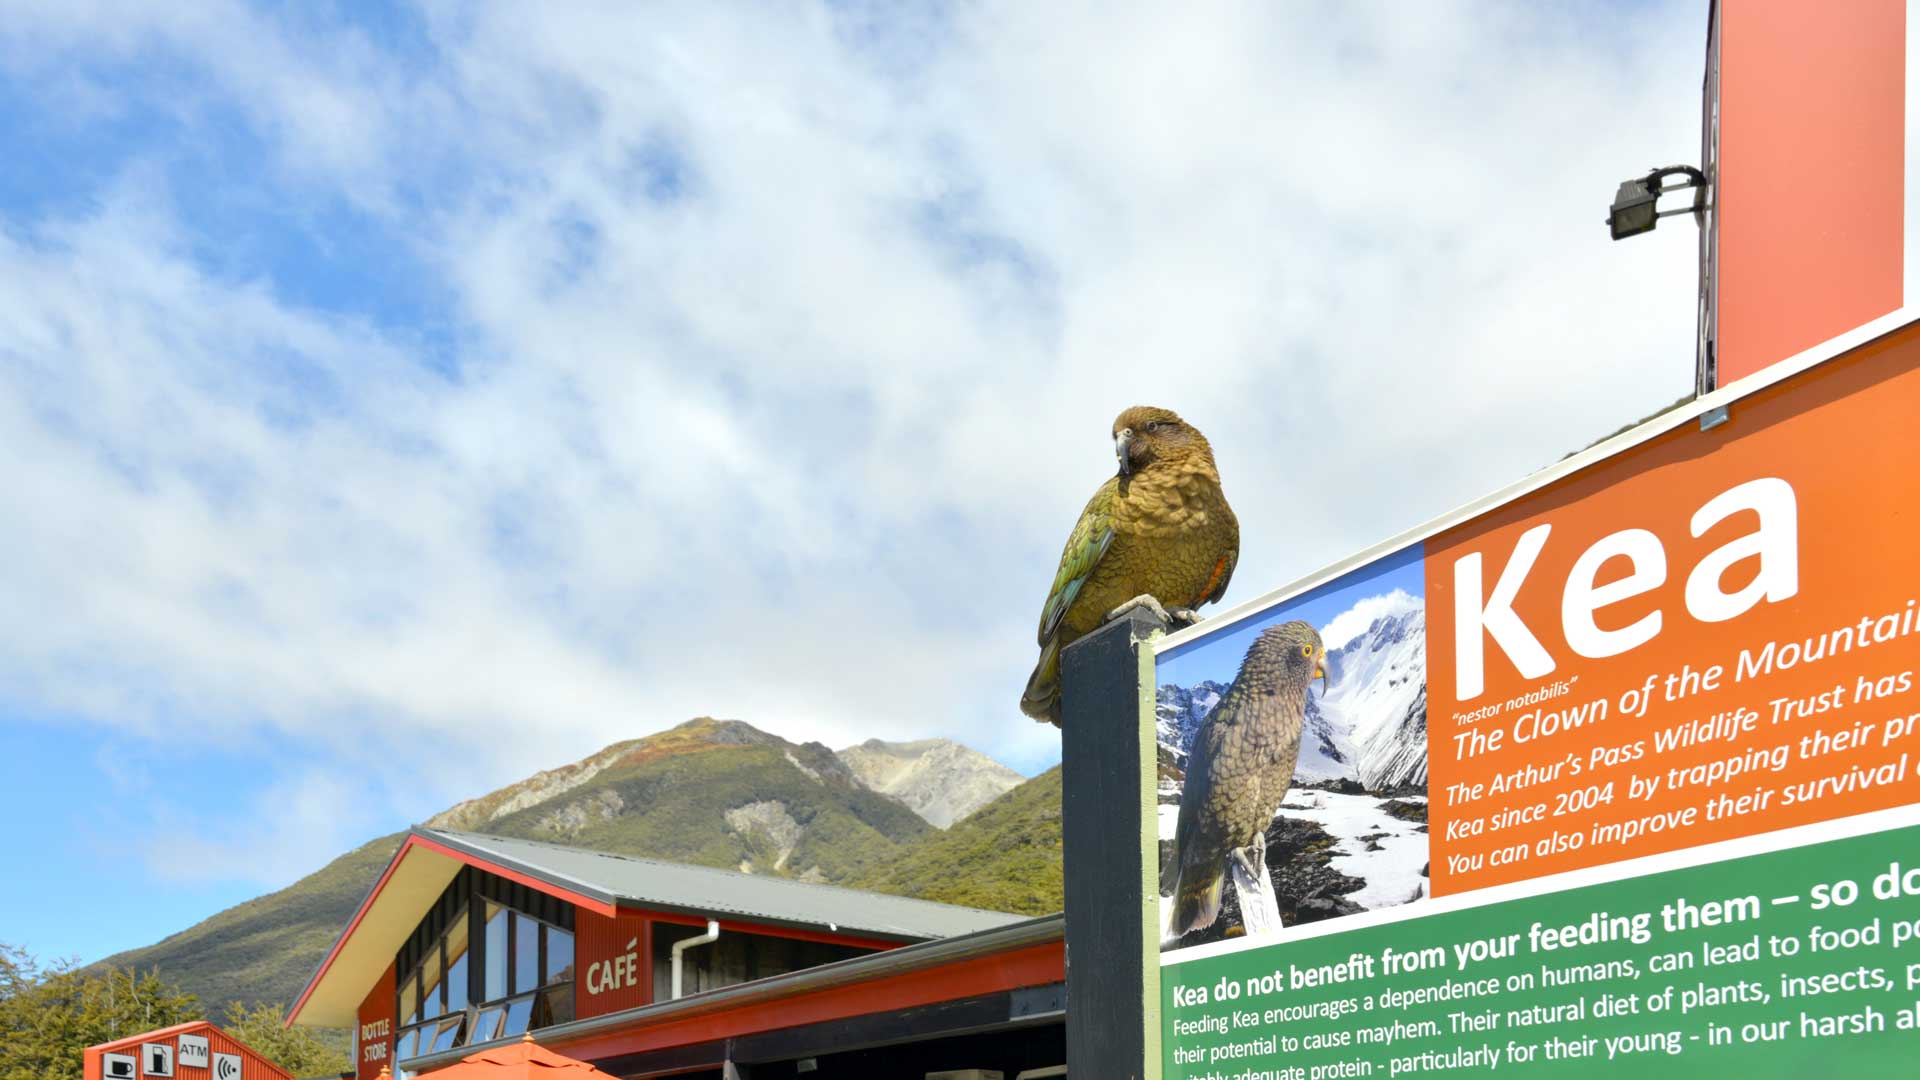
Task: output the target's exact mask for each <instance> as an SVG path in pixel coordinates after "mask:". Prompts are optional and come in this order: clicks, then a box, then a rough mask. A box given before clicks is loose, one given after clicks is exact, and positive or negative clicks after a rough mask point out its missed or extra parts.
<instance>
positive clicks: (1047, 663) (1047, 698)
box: [1020, 638, 1060, 727]
mask: <svg viewBox="0 0 1920 1080" xmlns="http://www.w3.org/2000/svg"><path fill="white" fill-rule="evenodd" d="M1020 711H1021V712H1023V713H1026V714H1027V715H1028V716H1031V717H1033V718H1034V719H1035V720H1045V721H1046V722H1047V723H1049V724H1052V725H1053V726H1054V727H1059V726H1060V640H1059V639H1058V638H1054V639H1051V640H1049V641H1048V642H1047V647H1046V648H1044V649H1041V650H1040V662H1039V663H1037V664H1035V665H1033V674H1032V675H1029V676H1027V691H1026V693H1024V694H1021V695H1020Z"/></svg>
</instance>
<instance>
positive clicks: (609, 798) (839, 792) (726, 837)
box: [100, 719, 935, 1007]
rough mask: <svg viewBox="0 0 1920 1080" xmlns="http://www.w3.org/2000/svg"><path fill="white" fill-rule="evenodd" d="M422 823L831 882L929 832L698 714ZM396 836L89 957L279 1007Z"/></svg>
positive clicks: (830, 757) (207, 1000)
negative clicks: (143, 943) (175, 927)
mask: <svg viewBox="0 0 1920 1080" xmlns="http://www.w3.org/2000/svg"><path fill="white" fill-rule="evenodd" d="M427 824H428V825H431V826H435V827H442V828H452V829H468V830H473V831H477V832H487V833H494V834H497V835H501V836H515V837H522V838H526V839H535V840H552V841H558V842H561V843H568V844H578V845H580V846H582V847H591V848H597V849H600V850H604V851H615V852H620V853H623V854H631V855H648V856H653V857H657V858H664V859H673V860H677V861H680V862H689V863H698V864H701V865H706V866H720V867H725V868H727V869H730V870H748V871H752V872H756V873H770V874H779V875H782V876H788V877H795V878H800V879H802V880H809V881H828V882H839V881H844V880H846V879H847V878H849V877H851V876H852V875H854V874H857V873H860V872H862V871H864V870H866V869H867V868H868V867H869V866H870V865H872V864H874V863H876V862H879V861H884V860H887V859H891V858H894V857H896V856H898V855H899V854H900V853H901V851H902V850H903V847H904V846H905V845H909V844H912V843H915V842H917V841H919V840H921V839H923V838H925V837H927V836H929V835H934V834H935V830H934V829H933V827H932V826H930V825H928V824H927V823H926V822H925V821H923V820H921V819H920V817H919V816H918V815H917V814H915V813H914V812H913V811H912V810H909V809H907V807H906V806H904V805H902V804H901V803H899V802H897V801H895V800H894V799H891V798H889V797H887V796H885V795H881V794H879V793H877V792H874V791H870V790H868V789H867V788H866V787H864V786H862V785H861V784H860V783H859V782H858V781H856V780H855V779H854V777H853V774H852V773H851V772H850V771H848V769H847V767H846V766H845V765H843V764H842V763H841V762H840V759H839V758H837V757H835V756H834V753H833V751H832V750H830V749H828V748H827V747H826V746H823V745H821V744H819V743H804V744H801V743H792V742H788V741H787V740H785V739H782V738H780V737H779V736H776V735H770V734H768V733H766V732H764V731H761V730H759V729H758V728H755V727H753V726H751V725H749V724H744V723H740V722H738V721H722V720H710V719H700V720H693V721H690V722H688V723H685V724H681V725H680V726H678V727H675V728H671V729H668V730H666V731H663V732H659V733H658V734H655V735H650V736H647V737H646V738H642V739H632V740H628V741H626V742H620V743H615V744H614V745H612V746H609V747H607V748H606V749H604V750H601V751H600V752H598V753H596V754H594V755H592V756H590V757H588V758H585V759H583V760H581V761H578V762H575V763H573V764H571V765H566V766H562V767H561V768H558V769H551V770H548V771H545V772H540V773H536V774H534V775H533V776H531V777H528V778H527V779H525V780H522V781H519V782H518V783H514V784H510V785H508V786H506V787H504V788H501V789H500V790H498V791H494V792H491V793H489V794H487V795H484V796H482V797H480V798H478V799H472V800H468V801H466V802H463V803H460V804H458V805H456V806H453V807H450V808H448V809H447V810H444V811H442V812H441V813H438V814H435V815H434V816H433V817H431V818H429V819H428V820H427ZM399 842H400V836H399V835H398V834H396V835H393V836H384V837H381V838H379V839H377V840H374V841H371V842H370V843H368V844H366V845H364V846H362V847H360V848H357V849H355V850H354V851H352V852H349V853H348V854H346V855H343V856H341V857H339V858H337V859H335V860H333V861H332V862H330V863H328V864H327V865H326V866H324V867H323V868H321V869H320V870H318V871H316V872H314V873H312V874H309V875H308V876H306V877H304V878H302V879H300V880H299V881H296V882H294V883H293V884H292V885H289V886H287V887H286V888H284V889H281V890H279V891H278V892H274V893H270V894H268V895H266V896H262V897H259V898H257V899H254V900H249V901H247V902H246V903H244V904H240V905H238V906H236V907H233V908H229V909H228V910H226V911H223V912H220V913H219V914H217V915H215V916H213V917H212V918H210V919H207V920H206V921H204V922H201V923H199V924H198V925H195V926H193V927H191V928H189V929H187V930H184V931H182V932H180V933H178V934H175V935H173V936H171V937H169V938H167V939H165V940H164V941H161V942H158V943H156V944H154V945H150V946H147V947H146V948H142V949H135V950H132V951H130V952H124V953H120V954H119V955H117V956H111V957H108V958H107V959H106V960H103V961H101V962H100V965H101V966H105V965H114V966H119V967H128V966H133V967H137V968H139V969H141V970H145V969H148V968H153V967H158V968H159V969H160V970H161V972H162V974H163V975H165V976H166V977H167V978H168V979H171V980H173V981H175V982H177V983H179V984H180V985H181V986H182V987H183V988H184V989H186V990H190V991H192V992H193V993H195V994H197V995H198V996H199V998H200V1000H201V1002H202V1003H204V1004H209V1005H211V1006H216V1007H217V1006H218V1005H222V1004H224V1003H225V1002H227V1001H229V1000H241V1001H245V1002H247V1003H248V1004H259V1003H269V1004H274V1003H277V1004H281V1005H286V1004H289V1003H291V1001H292V1000H293V998H294V996H295V995H296V994H298V993H299V991H300V988H301V987H302V986H304V985H305V984H306V980H307V978H308V977H309V976H310V975H312V974H313V970H314V968H315V967H316V966H317V965H318V964H319V962H320V958H321V956H322V955H323V954H324V953H325V951H326V949H327V947H328V946H330V945H331V944H332V943H333V939H334V937H335V936H336V935H337V934H339V932H340V928H341V927H343V926H345V925H346V923H347V919H348V918H350V917H351V916H352V914H353V911H354V908H356V907H357V906H358V905H359V903H360V901H361V899H362V898H364V897H365V896H366V894H367V890H368V889H369V888H371V887H372V885H373V882H374V880H375V879H376V878H377V877H378V876H379V874H380V871H381V870H382V869H383V868H384V867H385V865H386V861H387V859H388V858H389V857H390V856H391V855H392V854H393V851H394V848H395V847H397V846H398V845H399Z"/></svg>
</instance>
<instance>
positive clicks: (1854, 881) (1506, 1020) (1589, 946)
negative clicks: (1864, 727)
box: [1161, 827, 1920, 1080]
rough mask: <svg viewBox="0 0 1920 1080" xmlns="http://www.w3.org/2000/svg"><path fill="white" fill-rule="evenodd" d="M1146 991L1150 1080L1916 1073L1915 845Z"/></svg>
mask: <svg viewBox="0 0 1920 1080" xmlns="http://www.w3.org/2000/svg"><path fill="white" fill-rule="evenodd" d="M1890 853H1891V857H1890ZM1161 993H1162V1008H1163V1012H1162V1016H1163V1017H1164V1024H1165V1026H1164V1028H1163V1031H1164V1034H1165V1038H1164V1040H1163V1044H1162V1045H1163V1049H1164V1053H1165V1075H1166V1076H1167V1077H1169V1078H1174V1077H1187V1078H1192V1080H1319V1078H1322V1077H1359V1076H1367V1077H1373V1076H1378V1077H1396V1076H1437V1075H1444V1074H1448V1073H1453V1072H1469V1073H1489V1074H1497V1075H1520V1076H1527V1077H1534V1076H1541V1077H1563V1076H1565V1077H1573V1076H1602V1075H1605V1076H1621V1075H1632V1076H1635V1077H1637V1078H1642V1080H1654V1078H1660V1077H1688V1078H1695V1077H1701V1076H1736V1075H1737V1076H1741V1077H1743V1078H1748V1080H1761V1078H1766V1077H1804V1076H1826V1075H1834V1072H1833V1071H1832V1070H1831V1069H1830V1068H1829V1066H1833V1065H1835V1063H1838V1062H1845V1071H1846V1072H1847V1073H1848V1074H1849V1075H1854V1076H1909V1075H1920V827H1910V828H1902V829H1898V830H1895V831H1890V832H1880V833H1874V834H1870V835H1865V836H1857V837H1853V838H1850V839H1845V840H1838V841H1826V842H1822V843H1817V844H1811V845H1808V846H1804V847H1797V848H1791V849H1787V850H1781V851H1775V852H1770V853H1767V854H1760V855H1752V856H1748V857H1745V858H1741V859H1737V860H1733V861H1729V862H1720V863H1713V864H1709V865H1704V866H1696V867H1692V868H1688V869H1681V870H1673V871H1668V872H1665V873H1659V874H1653V875H1648V876H1644V877H1637V878H1630V879H1627V880H1622V881H1615V882H1610V883H1606V884H1601V885H1593V886H1588V887H1584V888H1577V889H1571V890H1567V891H1563V892H1554V893H1548V894H1543V895H1537V896H1530V897H1526V898H1524V899H1518V900H1511V901H1507V902H1503V903H1493V904H1486V905H1483V906H1479V907H1474V908H1469V909H1465V910H1458V911H1452V912H1441V913H1435V914H1432V915H1427V916H1424V917H1414V918H1408V919H1402V920H1398V921H1395V922H1393V923H1391V924H1388V925H1380V926H1373V927H1366V928H1358V929H1354V930H1350V931H1347V932H1344V933H1330V934H1324V935H1321V936H1317V937H1309V938H1304V939H1302V940H1297V941H1285V940H1282V941H1281V942H1278V943H1276V944H1272V945H1266V946H1264V947H1260V948H1252V949H1245V950H1242V951H1239V952H1231V953H1227V954H1224V955H1216V956H1211V957H1202V958H1198V959H1192V960H1187V961H1184V962H1180V963H1175V964H1170V965H1168V966H1166V967H1165V968H1163V969H1162V971H1161Z"/></svg>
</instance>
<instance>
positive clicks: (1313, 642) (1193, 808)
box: [1160, 619, 1327, 938]
mask: <svg viewBox="0 0 1920 1080" xmlns="http://www.w3.org/2000/svg"><path fill="white" fill-rule="evenodd" d="M1326 659H1327V649H1326V646H1325V645H1324V644H1322V643H1321V641H1320V635H1319V633H1318V632H1316V631H1315V630H1314V628H1313V627H1311V626H1309V625H1307V624H1306V623H1304V622H1301V621H1299V620H1298V619H1296V620H1294V621H1292V622H1286V623H1281V624H1279V625H1278V626H1271V627H1268V628H1267V629H1265V630H1263V631H1261V632H1260V636H1259V637H1257V638H1255V639H1254V641H1253V646H1252V647H1251V648H1249V649H1248V650H1247V655H1246V658H1245V659H1243V660H1241V661H1240V673H1239V674H1238V675H1235V676H1234V677H1233V685H1232V686H1229V687H1227V692H1226V693H1225V694H1223V695H1221V697H1220V703H1219V704H1218V705H1215V706H1214V707H1213V711H1212V712H1210V713H1208V714H1207V719H1206V721H1205V722H1204V723H1202V724H1201V725H1200V730H1199V731H1198V732H1195V733H1194V736H1193V746H1192V748H1191V749H1189V750H1188V751H1187V784H1186V789H1185V790H1184V791H1182V792H1181V794H1180V824H1179V827H1178V829H1177V831H1176V832H1175V833H1174V842H1173V843H1174V849H1173V856H1172V858H1171V859H1170V860H1169V862H1168V863H1167V865H1166V867H1165V868H1164V869H1163V870H1162V872H1161V875H1160V891H1161V893H1162V894H1165V895H1170V896H1172V897H1173V905H1174V907H1173V916H1172V919H1171V920H1170V922H1169V924H1168V927H1167V932H1168V935H1169V936H1170V937H1174V938H1178V937H1180V936H1181V935H1183V934H1186V933H1187V932H1189V931H1192V930H1201V929H1205V928H1206V927H1209V926H1212V925H1213V921H1214V920H1215V919H1216V918H1219V916H1220V898H1221V890H1222V888H1223V887H1224V886H1225V875H1226V872H1227V860H1228V859H1232V860H1234V861H1235V862H1237V863H1239V865H1240V869H1241V870H1242V871H1243V872H1245V873H1246V875H1247V879H1248V880H1251V881H1259V880H1261V879H1262V878H1263V877H1264V876H1265V874H1266V872H1267V826H1268V825H1270V824H1271V823H1272V822H1273V815H1274V814H1275V813H1277V812H1278V811H1279V809H1280V804H1281V802H1283V801H1285V799H1286V797H1287V788H1288V787H1290V786H1292V784H1293V767H1294V765H1295V764H1297V763H1298V762H1299V760H1300V735H1301V731H1302V729H1303V727H1304V726H1305V724H1306V713H1307V686H1308V684H1309V683H1311V682H1312V681H1313V680H1314V679H1320V680H1322V681H1323V683H1322V684H1323V685H1324V680H1325V679H1326ZM1241 903H1243V904H1244V903H1246V899H1245V898H1244V897H1242V898H1241Z"/></svg>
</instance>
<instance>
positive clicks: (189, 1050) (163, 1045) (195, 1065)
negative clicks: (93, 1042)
mask: <svg viewBox="0 0 1920 1080" xmlns="http://www.w3.org/2000/svg"><path fill="white" fill-rule="evenodd" d="M80 1060H81V1067H82V1075H83V1076H84V1077H85V1080H142V1078H152V1080H293V1078H292V1077H290V1076H288V1075H287V1072H286V1070H285V1069H282V1068H280V1066H278V1065H275V1064H274V1063H273V1062H271V1061H268V1060H267V1059H266V1058H263V1057H261V1056H260V1055H259V1054H257V1053H254V1051H253V1048H252V1047H250V1046H248V1045H247V1044H245V1043H243V1042H241V1041H240V1040H238V1039H236V1038H234V1037H233V1036H231V1035H229V1034H227V1033H226V1032H224V1031H221V1030H220V1029H219V1028H217V1027H215V1026H214V1025H213V1024H211V1023H209V1022H208V1021H205V1020H195V1021H192V1022H191V1023H186V1024H175V1025H174V1026H172V1027H168V1028H161V1029H159V1030H158V1031H147V1032H142V1033H141V1034H138V1035H129V1036H127V1037H126V1038H124V1039H115V1040H113V1041H112V1042H103V1043H101V1044H100V1045H98V1046H89V1047H87V1049H86V1050H85V1051H84V1052H83V1053H82V1054H81V1056H80Z"/></svg>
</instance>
